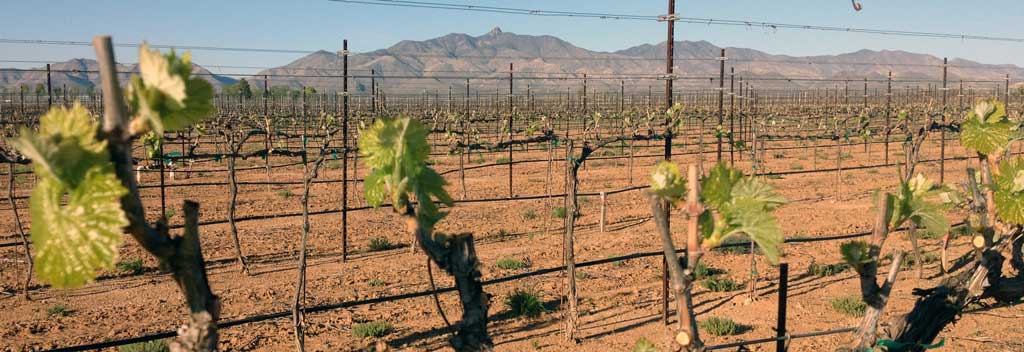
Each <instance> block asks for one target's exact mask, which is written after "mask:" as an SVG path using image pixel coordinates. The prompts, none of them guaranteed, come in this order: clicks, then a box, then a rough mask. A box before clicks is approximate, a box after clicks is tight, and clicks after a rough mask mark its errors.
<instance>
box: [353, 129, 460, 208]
mask: <svg viewBox="0 0 1024 352" xmlns="http://www.w3.org/2000/svg"><path fill="white" fill-rule="evenodd" d="M427 132H428V131H427V129H426V128H425V127H424V126H423V124H421V123H420V122H419V121H416V120H413V119H411V118H407V117H406V118H399V119H378V120H377V121H376V122H374V123H373V125H372V126H370V128H369V129H367V130H366V131H363V132H362V133H361V134H360V138H359V153H360V154H361V155H362V156H363V157H364V158H365V159H364V160H365V162H366V165H369V166H370V167H371V168H373V171H372V172H370V174H369V175H367V176H366V181H365V182H364V183H365V192H366V200H367V202H369V203H370V205H372V206H375V207H378V206H381V205H383V204H384V201H385V199H386V198H387V197H388V196H390V198H391V205H392V207H394V208H395V210H396V211H403V210H404V208H405V207H406V206H407V205H408V204H409V202H410V199H409V195H410V194H413V195H415V196H416V200H417V202H418V209H417V212H416V215H417V217H418V220H419V222H420V223H421V224H422V225H423V226H426V227H427V228H433V225H434V224H436V223H437V222H438V221H440V220H441V219H442V218H444V216H445V213H443V212H440V211H439V210H438V206H437V204H436V203H435V201H436V202H441V203H442V204H445V205H448V206H451V205H452V204H453V202H452V198H451V196H449V195H448V192H447V191H445V189H444V186H445V185H446V184H447V182H445V180H444V179H443V178H441V175H439V174H438V173H437V172H436V171H434V169H432V168H430V167H429V166H427V158H428V157H429V155H430V145H429V144H428V143H427Z"/></svg>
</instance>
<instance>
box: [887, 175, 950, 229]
mask: <svg viewBox="0 0 1024 352" xmlns="http://www.w3.org/2000/svg"><path fill="white" fill-rule="evenodd" d="M933 198H941V201H933V200H930V199H933ZM891 201H892V206H891V209H892V215H891V216H890V220H889V226H890V227H893V228H896V227H899V226H901V225H903V224H905V223H907V222H912V223H914V224H915V225H916V226H917V227H918V228H920V229H922V230H924V231H925V232H928V233H930V234H933V235H940V234H945V233H946V231H949V220H948V219H946V215H945V213H944V210H946V209H948V208H949V207H950V206H952V205H954V204H958V203H960V202H961V197H960V195H959V193H957V192H955V191H953V190H952V189H950V188H948V187H945V186H942V185H936V184H935V183H933V182H932V181H931V180H929V179H927V178H925V177H924V174H917V176H916V177H914V178H912V179H910V181H909V182H901V183H900V186H899V191H898V192H897V193H896V194H895V195H894V196H893V197H892V198H891Z"/></svg>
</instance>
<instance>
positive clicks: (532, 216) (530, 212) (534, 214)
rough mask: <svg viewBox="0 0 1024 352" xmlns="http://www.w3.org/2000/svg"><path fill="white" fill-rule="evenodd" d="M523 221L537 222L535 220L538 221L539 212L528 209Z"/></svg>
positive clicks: (524, 213)
mask: <svg viewBox="0 0 1024 352" xmlns="http://www.w3.org/2000/svg"><path fill="white" fill-rule="evenodd" d="M523 219H526V220H535V219H537V212H536V211H534V210H533V209H528V210H526V211H524V212H523Z"/></svg>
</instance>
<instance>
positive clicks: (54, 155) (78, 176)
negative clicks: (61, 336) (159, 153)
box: [12, 45, 213, 288]
mask: <svg viewBox="0 0 1024 352" xmlns="http://www.w3.org/2000/svg"><path fill="white" fill-rule="evenodd" d="M139 70H140V74H141V77H140V76H134V77H132V83H131V86H130V87H129V89H128V92H127V94H128V100H129V104H130V107H131V110H132V111H133V112H134V113H135V117H134V118H133V121H132V124H131V127H130V130H131V131H130V132H131V133H132V135H133V136H141V135H143V134H145V133H146V132H152V135H151V138H149V140H159V138H156V137H153V136H162V133H163V131H164V130H166V129H171V130H173V129H178V128H182V127H185V126H188V125H190V124H192V123H194V122H196V121H197V120H198V119H200V118H201V117H203V116H205V115H206V114H207V113H209V112H210V111H212V109H213V107H212V105H211V104H210V100H211V98H212V95H213V93H212V88H210V85H209V83H207V82H206V81H203V80H201V79H195V78H190V74H191V71H192V66H191V64H190V63H189V57H188V54H185V56H184V57H183V58H178V57H177V56H175V55H174V53H173V51H172V52H171V53H170V54H168V55H166V56H165V55H161V54H160V52H159V51H155V50H152V51H151V50H149V48H148V46H146V45H143V46H142V47H141V48H140V51H139ZM98 130H99V126H98V124H97V123H96V119H95V118H94V117H93V116H91V115H90V114H89V112H88V111H87V110H86V109H85V108H83V107H81V106H80V105H78V104H77V103H76V104H75V105H74V106H73V107H72V108H70V109H67V108H63V107H56V108H53V109H51V110H50V111H49V112H48V113H47V114H46V115H44V116H43V117H42V118H40V122H39V130H38V131H37V132H33V131H31V130H28V129H22V131H21V133H20V137H18V138H17V139H16V140H14V141H12V144H13V145H14V146H15V147H16V148H17V149H18V150H19V151H20V152H21V153H22V154H23V155H25V156H27V157H28V158H30V159H32V162H33V166H34V172H35V173H36V175H38V177H39V183H38V184H37V186H36V188H35V189H34V190H33V192H32V197H31V200H30V208H31V214H32V223H33V224H36V225H35V226H32V241H33V243H35V245H36V247H37V252H36V256H35V259H34V260H35V262H36V263H35V264H36V265H35V268H36V274H37V275H38V277H39V278H40V279H41V280H42V281H44V282H47V283H49V284H51V285H53V286H54V287H58V288H70V287H76V286H80V285H82V284H84V283H86V282H89V281H91V280H92V279H93V278H94V277H95V276H96V274H97V272H98V271H100V270H103V269H109V268H112V267H113V266H114V263H116V262H117V254H118V248H119V247H120V245H121V233H122V229H123V228H124V227H125V226H127V225H128V219H127V217H126V216H125V214H124V211H123V210H122V209H121V202H120V200H121V197H123V196H125V195H126V194H127V190H126V188H125V187H124V186H123V185H122V184H121V180H119V179H118V178H117V176H116V174H115V173H114V166H113V164H112V163H111V160H110V153H109V151H108V150H107V143H106V142H105V141H101V140H99V139H97V136H96V133H97V131H98ZM149 144H150V147H151V148H150V149H154V150H155V149H156V148H155V147H157V146H158V142H150V143H149Z"/></svg>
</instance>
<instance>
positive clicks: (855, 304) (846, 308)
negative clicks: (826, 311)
mask: <svg viewBox="0 0 1024 352" xmlns="http://www.w3.org/2000/svg"><path fill="white" fill-rule="evenodd" d="M829 303H830V304H832V309H835V310H836V311H837V312H840V313H843V314H845V315H849V316H851V317H859V316H863V315H864V312H866V311H867V308H868V305H867V304H865V303H864V301H861V299H860V297H857V296H842V297H836V298H833V299H831V300H829Z"/></svg>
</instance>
